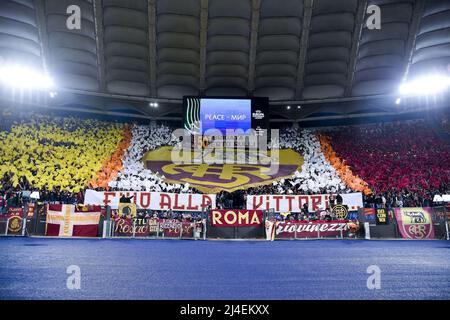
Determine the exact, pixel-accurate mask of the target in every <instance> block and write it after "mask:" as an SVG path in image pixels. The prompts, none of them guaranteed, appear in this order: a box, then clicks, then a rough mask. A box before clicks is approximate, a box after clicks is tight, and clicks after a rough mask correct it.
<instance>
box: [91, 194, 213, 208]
mask: <svg viewBox="0 0 450 320" xmlns="http://www.w3.org/2000/svg"><path fill="white" fill-rule="evenodd" d="M122 195H125V197H133V198H132V199H131V202H132V203H136V206H137V208H138V209H150V210H173V211H202V208H204V207H208V206H211V208H212V209H215V208H216V195H215V194H187V193H186V194H184V193H180V194H178V193H165V192H146V191H95V190H86V194H85V196H84V204H85V205H88V204H91V205H101V206H107V205H109V206H111V208H112V209H117V208H118V205H119V199H120V197H121V196H122Z"/></svg>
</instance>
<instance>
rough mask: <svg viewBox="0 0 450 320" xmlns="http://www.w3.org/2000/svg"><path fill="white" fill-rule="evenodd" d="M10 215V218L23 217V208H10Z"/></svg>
mask: <svg viewBox="0 0 450 320" xmlns="http://www.w3.org/2000/svg"><path fill="white" fill-rule="evenodd" d="M8 215H9V216H20V217H22V215H23V208H22V207H17V208H14V207H9V208H8Z"/></svg>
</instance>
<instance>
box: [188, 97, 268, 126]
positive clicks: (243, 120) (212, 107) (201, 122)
mask: <svg viewBox="0 0 450 320" xmlns="http://www.w3.org/2000/svg"><path fill="white" fill-rule="evenodd" d="M268 102H269V100H268V98H260V97H257V98H238V97H234V98H231V97H226V98H222V97H184V98H183V124H184V128H185V129H187V130H189V131H190V132H192V133H193V134H202V135H204V134H205V133H206V134H207V133H208V130H211V129H215V130H219V131H220V132H222V134H224V135H225V134H226V133H227V132H226V130H227V129H230V130H234V132H235V133H233V134H235V135H243V134H247V133H248V132H249V131H248V130H249V129H254V130H260V129H266V130H268V129H269V116H268ZM238 129H240V130H238ZM209 132H211V131H209Z"/></svg>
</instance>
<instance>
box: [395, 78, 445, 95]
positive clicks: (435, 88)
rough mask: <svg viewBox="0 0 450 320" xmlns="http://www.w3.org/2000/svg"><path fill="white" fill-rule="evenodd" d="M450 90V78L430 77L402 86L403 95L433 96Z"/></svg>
mask: <svg viewBox="0 0 450 320" xmlns="http://www.w3.org/2000/svg"><path fill="white" fill-rule="evenodd" d="M448 88H450V77H446V76H443V75H428V76H424V77H420V78H417V79H414V80H412V81H409V82H405V83H403V84H402V85H401V86H400V89H399V91H400V93H401V94H402V95H415V96H417V95H432V94H437V93H439V92H442V91H445V90H447V89H448Z"/></svg>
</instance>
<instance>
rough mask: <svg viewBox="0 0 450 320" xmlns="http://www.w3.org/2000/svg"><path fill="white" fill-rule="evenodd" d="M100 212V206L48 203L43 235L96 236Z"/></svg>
mask: <svg viewBox="0 0 450 320" xmlns="http://www.w3.org/2000/svg"><path fill="white" fill-rule="evenodd" d="M100 214H101V208H100V206H89V207H82V208H79V207H75V206H74V205H72V204H49V205H48V207H47V224H46V232H45V235H47V236H62V237H72V236H73V237H96V236H97V235H98V224H99V221H100Z"/></svg>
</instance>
